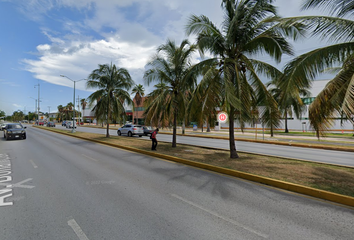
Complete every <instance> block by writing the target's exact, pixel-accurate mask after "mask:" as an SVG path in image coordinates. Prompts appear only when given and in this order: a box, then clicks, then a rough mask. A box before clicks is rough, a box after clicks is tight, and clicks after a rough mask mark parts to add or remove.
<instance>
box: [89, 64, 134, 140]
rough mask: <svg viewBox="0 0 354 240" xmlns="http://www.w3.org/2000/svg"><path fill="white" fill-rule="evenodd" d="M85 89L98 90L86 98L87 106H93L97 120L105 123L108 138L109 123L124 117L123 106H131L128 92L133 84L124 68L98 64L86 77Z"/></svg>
mask: <svg viewBox="0 0 354 240" xmlns="http://www.w3.org/2000/svg"><path fill="white" fill-rule="evenodd" d="M88 79H89V80H88V81H87V83H86V87H87V88H94V89H98V90H97V91H96V92H94V93H92V94H91V95H90V96H89V97H88V98H87V100H88V102H89V105H90V106H91V105H93V104H95V106H94V107H93V109H92V111H94V112H95V115H96V117H97V119H101V120H102V119H105V120H106V121H107V130H106V137H109V122H110V121H111V120H118V119H122V118H123V116H124V115H125V109H124V104H125V103H127V104H132V100H131V99H130V95H129V92H128V91H129V90H130V89H131V87H132V86H133V84H134V81H133V80H132V78H131V76H130V74H129V72H128V70H127V69H125V68H117V67H116V65H115V64H112V63H111V65H108V64H99V65H98V68H97V69H95V70H93V71H92V73H91V74H90V75H89V77H88Z"/></svg>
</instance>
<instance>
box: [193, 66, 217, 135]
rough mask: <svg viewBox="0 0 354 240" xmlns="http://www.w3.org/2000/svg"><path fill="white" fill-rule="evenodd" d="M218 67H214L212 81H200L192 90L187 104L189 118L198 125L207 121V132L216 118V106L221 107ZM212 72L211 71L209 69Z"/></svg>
mask: <svg viewBox="0 0 354 240" xmlns="http://www.w3.org/2000/svg"><path fill="white" fill-rule="evenodd" d="M218 71H219V70H218V69H216V68H215V69H214V76H215V78H212V81H201V83H200V84H199V85H198V86H197V88H196V89H195V90H194V92H193V94H192V97H191V100H190V102H189V106H188V112H189V118H190V119H193V120H197V123H198V125H202V126H203V124H204V122H206V123H207V132H210V126H213V125H214V121H215V119H216V118H217V108H221V107H222V106H221V105H220V104H221V103H222V96H221V92H222V79H221V78H220V75H219V74H218ZM210 72H212V71H210Z"/></svg>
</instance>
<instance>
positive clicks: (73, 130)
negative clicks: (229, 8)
mask: <svg viewBox="0 0 354 240" xmlns="http://www.w3.org/2000/svg"><path fill="white" fill-rule="evenodd" d="M60 77H65V78H67V79H69V80H70V81H72V82H74V101H73V104H74V111H73V129H72V131H71V132H72V133H74V132H75V122H76V121H75V83H76V82H80V81H82V80H86V79H85V78H83V79H80V80H76V81H74V80H72V79H71V78H69V77H67V76H65V75H60Z"/></svg>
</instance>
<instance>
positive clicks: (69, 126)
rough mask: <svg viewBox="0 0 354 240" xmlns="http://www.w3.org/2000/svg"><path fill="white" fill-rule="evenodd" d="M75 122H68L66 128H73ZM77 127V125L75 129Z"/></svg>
mask: <svg viewBox="0 0 354 240" xmlns="http://www.w3.org/2000/svg"><path fill="white" fill-rule="evenodd" d="M73 125H74V122H73V121H67V122H66V128H73ZM76 126H77V123H75V128H76Z"/></svg>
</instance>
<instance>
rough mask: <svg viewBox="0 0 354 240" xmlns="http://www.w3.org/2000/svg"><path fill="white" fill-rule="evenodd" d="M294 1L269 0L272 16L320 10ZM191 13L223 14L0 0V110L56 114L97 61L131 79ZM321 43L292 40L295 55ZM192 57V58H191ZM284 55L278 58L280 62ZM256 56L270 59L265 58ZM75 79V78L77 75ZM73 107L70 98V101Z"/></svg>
mask: <svg viewBox="0 0 354 240" xmlns="http://www.w3.org/2000/svg"><path fill="white" fill-rule="evenodd" d="M301 2H302V1H300V0H276V1H275V5H276V6H277V7H278V13H279V15H281V16H283V17H290V16H299V15H323V14H321V12H319V11H316V10H311V11H306V12H304V11H302V12H301V11H300V5H301ZM192 14H195V15H198V16H199V15H205V16H207V17H208V18H209V19H211V20H212V21H213V22H214V23H215V24H216V25H217V26H220V25H221V23H222V20H223V11H222V8H221V0H193V1H190V0H168V1H166V0H0V32H1V37H0V90H1V91H0V110H2V111H5V113H6V115H12V113H13V112H14V111H17V110H20V111H23V112H24V113H25V114H27V113H28V112H29V111H30V112H34V111H35V99H37V98H38V94H39V98H40V111H43V112H56V111H57V106H58V105H67V104H68V103H69V102H73V95H74V83H73V82H72V81H71V80H69V79H67V78H65V77H61V76H60V75H64V76H67V77H68V78H70V79H72V80H74V81H77V82H76V84H75V96H76V101H77V98H80V99H81V98H87V97H88V96H89V95H90V94H91V93H92V92H93V91H94V90H93V89H86V86H85V80H82V79H86V78H87V77H88V75H89V74H90V73H91V72H92V71H93V70H94V69H96V68H97V67H98V64H110V63H113V64H116V65H117V66H118V67H123V68H126V69H128V70H129V72H130V74H131V76H132V78H133V80H134V82H135V83H136V84H142V85H144V87H145V94H148V93H149V92H151V91H152V90H153V84H151V85H150V86H148V85H146V84H145V83H144V80H143V74H144V71H145V69H146V64H147V62H148V61H149V59H150V58H151V56H152V55H153V54H154V53H156V48H157V47H158V46H159V45H161V44H163V43H165V42H166V40H167V39H172V40H174V41H175V42H176V43H177V45H179V43H180V42H181V41H182V40H183V39H186V38H188V39H189V40H190V41H191V42H195V37H194V36H186V34H185V25H186V23H187V20H188V17H190V16H191V15H192ZM325 45H328V44H327V43H325V42H318V40H317V41H316V40H314V39H303V40H302V41H300V42H297V43H295V44H294V48H295V50H296V55H299V54H302V53H305V52H307V51H309V50H311V49H314V48H317V47H319V46H325ZM195 57H196V58H197V57H198V56H195ZM291 58H292V57H290V56H284V57H283V62H286V61H289V60H291ZM260 60H262V61H270V58H269V57H267V56H264V57H262V56H261V57H260ZM78 80H82V81H78ZM76 105H77V103H76Z"/></svg>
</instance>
